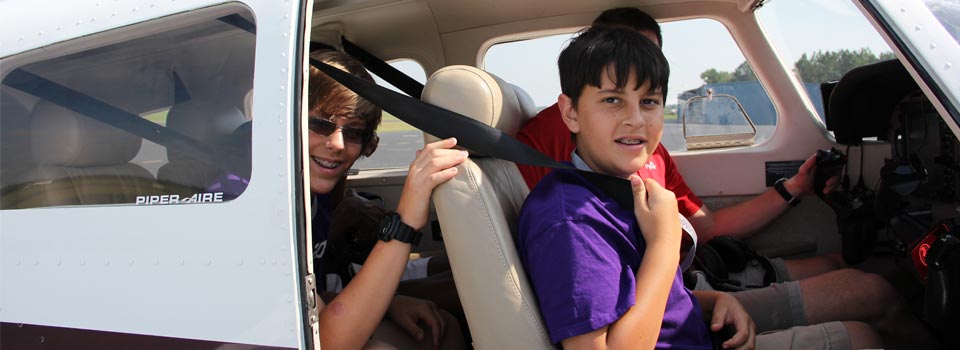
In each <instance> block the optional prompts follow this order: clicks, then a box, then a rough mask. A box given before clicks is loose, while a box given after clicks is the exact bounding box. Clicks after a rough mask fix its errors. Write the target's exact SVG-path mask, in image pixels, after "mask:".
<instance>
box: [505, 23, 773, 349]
mask: <svg viewBox="0 0 960 350" xmlns="http://www.w3.org/2000/svg"><path fill="white" fill-rule="evenodd" d="M558 65H559V68H560V77H561V89H562V91H563V93H562V94H561V95H560V97H559V99H558V103H559V106H560V110H561V113H562V114H563V119H564V123H566V124H567V127H568V128H569V129H570V131H571V132H572V133H573V134H575V135H576V143H577V149H576V151H575V153H574V157H573V160H574V165H575V166H577V167H580V168H584V169H587V170H592V171H595V172H600V173H605V174H608V175H612V176H617V177H621V178H629V180H630V182H631V184H632V186H633V195H634V206H635V208H634V210H632V211H631V210H629V209H625V208H622V207H620V206H619V205H618V204H616V202H615V201H614V200H613V199H612V198H610V197H609V196H607V195H606V194H605V193H603V192H602V191H600V190H599V189H598V188H596V187H595V186H593V185H592V184H591V183H590V182H589V181H587V180H586V179H585V178H583V177H582V176H580V175H578V174H577V173H574V172H572V171H553V172H551V173H550V174H549V175H547V177H545V178H544V179H543V180H542V181H541V182H540V184H539V185H538V186H536V187H535V188H534V189H533V191H531V193H530V195H529V196H528V197H527V200H526V202H525V203H524V206H523V209H522V210H521V214H520V222H519V238H518V245H519V247H518V248H519V252H520V255H521V257H522V259H523V261H524V266H525V267H526V269H527V273H528V274H529V275H530V279H531V281H532V283H533V286H534V290H535V291H536V294H537V297H538V299H539V302H540V310H541V312H542V313H543V316H544V321H545V323H546V326H547V330H548V332H549V335H550V339H551V341H552V342H555V343H561V344H562V346H563V347H564V348H566V349H588V348H589V349H592V348H600V349H602V348H607V347H610V348H624V347H637V346H639V347H642V348H653V347H657V348H682V349H710V348H711V347H712V344H711V338H710V331H711V329H712V330H713V331H719V330H720V329H721V328H723V327H724V326H725V325H727V326H730V328H732V333H733V335H732V337H730V338H729V339H725V341H724V343H723V346H724V347H725V348H739V347H746V348H752V347H753V344H754V341H755V334H754V333H755V332H754V326H753V322H752V321H751V319H750V317H749V316H748V315H747V314H746V312H745V311H744V309H743V307H742V306H741V305H740V303H739V302H737V301H736V299H734V298H733V297H730V296H729V295H727V294H725V293H719V292H713V291H697V292H691V291H689V290H687V289H686V288H685V287H684V286H683V281H682V279H681V275H680V269H679V267H678V261H679V253H678V252H679V249H680V238H681V235H682V234H681V230H680V222H679V220H678V216H679V214H678V211H677V201H676V198H675V196H674V194H673V193H672V192H670V191H668V190H666V189H664V188H663V186H661V185H660V184H658V183H657V182H656V181H654V180H651V179H647V180H642V179H641V178H640V177H639V176H638V175H637V174H636V173H637V170H639V169H640V168H641V167H643V164H644V163H646V161H647V159H648V158H649V157H650V155H651V154H652V153H653V152H654V150H655V149H656V148H657V145H658V144H659V143H660V137H661V134H662V132H663V101H664V96H665V95H666V88H667V79H668V76H669V68H668V65H667V61H666V59H665V58H664V57H663V54H662V53H661V52H660V49H659V48H658V47H657V46H656V45H655V44H654V43H652V42H651V41H650V40H649V39H647V38H645V37H644V36H643V35H642V34H640V33H637V32H636V31H633V30H629V29H623V28H600V27H591V28H588V29H587V30H585V31H584V32H582V33H581V34H580V35H579V36H578V37H577V38H575V39H574V40H573V41H571V42H570V44H569V46H568V47H567V48H565V49H564V50H563V52H562V53H561V54H560V58H559V60H558ZM701 310H702V311H705V312H707V313H709V314H712V318H711V322H710V329H708V328H707V325H706V324H705V323H704V319H703V316H702V311H701Z"/></svg>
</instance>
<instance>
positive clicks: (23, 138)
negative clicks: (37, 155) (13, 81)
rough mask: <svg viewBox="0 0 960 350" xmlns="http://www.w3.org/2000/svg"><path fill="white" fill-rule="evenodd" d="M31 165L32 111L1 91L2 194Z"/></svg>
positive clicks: (0, 189)
mask: <svg viewBox="0 0 960 350" xmlns="http://www.w3.org/2000/svg"><path fill="white" fill-rule="evenodd" d="M30 164H31V160H30V109H29V108H27V107H26V106H25V105H24V104H23V103H20V101H19V100H17V98H16V97H14V96H13V95H12V94H9V93H7V91H5V90H4V91H0V193H2V191H3V188H6V187H7V186H11V185H15V183H14V180H15V179H16V178H17V177H19V176H20V175H21V174H23V172H24V171H26V170H27V169H29V168H30Z"/></svg>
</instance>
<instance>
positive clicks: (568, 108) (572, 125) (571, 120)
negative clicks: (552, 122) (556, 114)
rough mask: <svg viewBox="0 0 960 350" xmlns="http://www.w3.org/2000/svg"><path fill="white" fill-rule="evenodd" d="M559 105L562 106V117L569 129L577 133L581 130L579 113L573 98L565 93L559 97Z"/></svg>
mask: <svg viewBox="0 0 960 350" xmlns="http://www.w3.org/2000/svg"><path fill="white" fill-rule="evenodd" d="M557 107H560V119H563V123H564V124H567V129H570V132H572V133H574V134H576V133H579V132H580V123H579V120H578V115H577V108H576V107H574V106H573V99H571V98H570V96H567V95H565V94H560V96H559V97H557Z"/></svg>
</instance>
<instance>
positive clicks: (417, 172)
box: [397, 137, 467, 230]
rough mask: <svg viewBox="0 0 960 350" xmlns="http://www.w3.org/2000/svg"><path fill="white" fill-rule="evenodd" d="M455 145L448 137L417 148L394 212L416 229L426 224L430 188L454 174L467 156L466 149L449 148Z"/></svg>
mask: <svg viewBox="0 0 960 350" xmlns="http://www.w3.org/2000/svg"><path fill="white" fill-rule="evenodd" d="M456 145H457V139H455V138H452V137H451V138H449V139H445V140H440V141H437V142H433V143H430V144H428V145H426V146H424V147H423V149H422V150H419V151H417V158H416V159H414V160H413V162H412V163H410V169H409V172H407V181H406V182H405V183H404V185H403V193H402V194H400V202H399V203H398V204H397V214H400V218H401V220H403V223H405V224H407V225H409V226H410V227H413V228H414V229H417V230H419V229H421V228H422V227H423V226H425V225H426V224H427V215H428V214H429V210H430V194H431V193H432V192H433V189H434V188H436V187H437V185H439V184H442V183H444V182H447V181H448V180H450V179H452V178H453V177H454V176H456V175H457V168H456V166H457V165H459V164H460V163H463V161H464V160H466V159H467V152H466V151H461V150H455V149H451V148H453V146H456Z"/></svg>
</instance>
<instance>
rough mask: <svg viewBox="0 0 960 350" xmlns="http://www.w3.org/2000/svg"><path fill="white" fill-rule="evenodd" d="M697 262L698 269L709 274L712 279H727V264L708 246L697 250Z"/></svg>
mask: <svg viewBox="0 0 960 350" xmlns="http://www.w3.org/2000/svg"><path fill="white" fill-rule="evenodd" d="M697 260H698V262H699V264H700V268H702V269H703V270H705V271H706V272H707V273H709V274H710V275H711V276H712V277H713V278H716V279H720V280H726V279H727V277H729V273H728V272H727V263H726V262H724V261H723V258H722V257H721V256H720V254H719V253H717V251H716V250H715V249H713V247H711V246H710V245H709V244H705V245H702V246H700V247H699V248H697Z"/></svg>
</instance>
